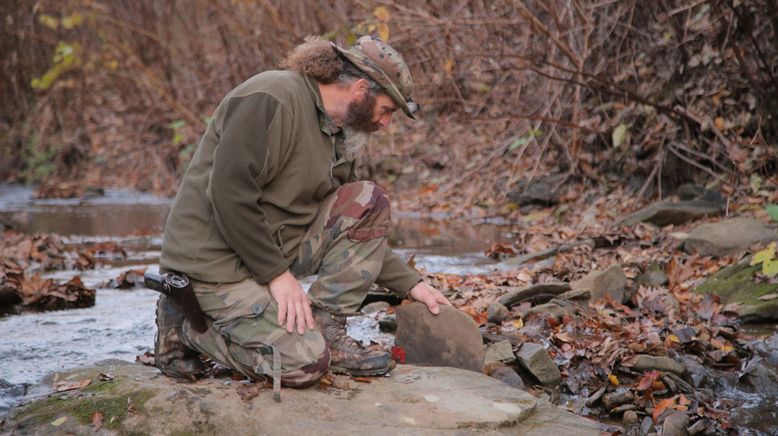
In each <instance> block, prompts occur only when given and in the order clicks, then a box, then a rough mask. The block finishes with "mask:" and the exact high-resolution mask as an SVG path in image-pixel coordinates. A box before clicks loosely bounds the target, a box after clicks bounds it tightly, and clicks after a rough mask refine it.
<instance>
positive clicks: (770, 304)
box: [696, 258, 778, 322]
mask: <svg viewBox="0 0 778 436" xmlns="http://www.w3.org/2000/svg"><path fill="white" fill-rule="evenodd" d="M750 261H751V260H750V258H747V259H744V260H743V261H741V262H739V263H737V264H735V265H732V266H729V267H727V268H724V269H722V270H720V271H719V272H717V273H716V274H713V275H712V276H710V277H709V278H708V279H707V280H706V281H705V282H704V283H702V284H701V285H700V286H698V287H697V289H696V292H698V293H708V292H709V293H711V294H715V295H718V296H719V297H720V298H721V301H722V303H724V304H729V303H737V304H738V305H739V307H738V309H737V313H738V315H740V317H741V318H742V319H743V321H745V322H758V321H776V320H778V298H775V299H768V300H760V299H759V298H760V297H764V296H765V295H769V294H776V293H778V284H771V283H768V282H766V281H764V282H757V279H756V273H757V272H758V271H760V270H761V268H762V266H761V265H754V266H751V265H749V263H750Z"/></svg>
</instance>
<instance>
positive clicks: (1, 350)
mask: <svg viewBox="0 0 778 436" xmlns="http://www.w3.org/2000/svg"><path fill="white" fill-rule="evenodd" d="M33 194H34V191H33V189H32V188H31V187H27V186H18V185H0V219H1V220H0V222H10V223H13V224H14V225H15V226H16V229H17V230H20V231H24V232H27V233H57V234H60V235H64V236H66V237H67V238H69V239H70V240H71V241H73V242H90V241H91V242H96V241H106V240H112V241H116V242H117V244H118V245H119V246H121V247H124V248H125V249H126V250H127V255H128V256H127V259H122V260H120V261H116V262H108V264H107V265H104V266H101V267H98V268H97V269H95V270H87V271H75V270H66V271H57V272H53V273H49V274H47V275H46V277H49V278H53V279H55V280H63V281H64V280H69V279H70V278H72V277H73V276H75V275H79V276H80V277H81V278H82V280H83V281H84V283H85V285H86V286H88V287H92V288H96V289H97V299H96V304H95V306H93V307H90V308H85V309H73V310H65V311H57V312H45V313H27V314H22V315H13V316H6V317H3V318H0V337H2V338H3V340H2V341H0V417H2V416H3V415H5V413H6V412H7V411H8V410H9V409H10V408H11V407H13V406H14V405H16V404H18V403H20V402H21V401H22V399H23V398H24V396H25V395H26V394H27V393H28V391H29V389H30V388H31V387H33V386H35V385H36V384H38V383H39V382H40V381H41V380H42V379H43V378H44V377H45V376H46V375H47V374H51V373H53V372H58V371H64V370H68V369H72V368H76V367H82V366H89V365H92V364H95V363H97V362H100V361H103V360H107V359H121V360H127V361H134V360H135V357H136V356H137V355H142V354H143V353H144V352H146V351H152V350H153V341H154V333H155V331H156V327H155V324H154V305H155V302H156V299H157V295H158V294H156V293H155V292H153V291H148V290H145V289H133V290H119V289H112V288H109V287H107V286H106V284H107V283H108V281H109V280H111V279H114V278H116V277H117V276H118V275H119V274H120V273H121V272H123V271H125V270H127V269H128V268H129V267H132V268H138V269H144V268H146V269H149V270H151V271H156V270H157V269H158V264H157V262H158V258H159V250H160V245H161V242H162V240H161V236H160V235H161V232H162V227H163V225H164V219H165V216H166V214H167V211H168V209H169V207H170V200H169V199H166V198H160V197H155V196H152V195H148V194H143V193H138V192H133V191H122V190H107V191H106V192H105V195H103V196H99V197H94V198H88V199H69V200H38V199H34V198H33ZM511 238H512V234H511V228H510V227H509V226H504V225H502V226H500V225H484V224H481V225H474V224H472V223H464V222H456V221H447V220H445V219H441V220H423V219H419V218H417V217H412V216H405V215H403V214H395V219H394V230H393V232H392V234H391V236H390V244H391V245H392V246H393V247H395V249H396V251H397V252H398V253H399V254H400V255H401V256H403V257H406V258H407V257H410V256H411V255H414V256H415V257H414V259H415V261H416V264H417V266H418V267H420V268H424V269H426V270H427V271H429V272H445V273H451V274H485V273H490V272H493V271H494V270H495V269H498V268H500V265H498V264H495V263H494V262H493V261H491V260H489V259H487V258H486V257H485V256H484V254H483V253H484V250H486V249H487V248H488V247H489V246H490V245H491V244H492V243H495V242H506V241H510V240H511ZM311 281H312V279H310V278H309V279H308V280H306V281H305V283H307V284H309V283H310V282H311ZM752 333H753V334H755V335H756V336H757V338H758V339H757V341H765V338H773V339H771V340H772V341H773V343H775V344H778V333H776V331H775V326H774V325H767V326H761V327H760V328H758V329H754V330H753V331H752ZM765 343H767V341H765ZM721 389H722V405H729V407H735V408H736V409H737V412H736V413H735V415H734V421H733V424H735V425H736V426H740V428H742V432H741V434H771V433H772V434H777V433H773V431H775V432H778V392H776V393H775V394H774V395H769V394H768V395H762V394H760V395H757V394H752V393H748V392H745V391H743V390H741V389H739V388H738V387H737V385H736V384H734V383H729V382H726V383H724V384H723V385H722V387H721Z"/></svg>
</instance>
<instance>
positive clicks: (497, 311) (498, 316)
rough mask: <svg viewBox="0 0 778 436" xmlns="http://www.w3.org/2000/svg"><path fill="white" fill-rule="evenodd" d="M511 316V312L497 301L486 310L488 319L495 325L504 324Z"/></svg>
mask: <svg viewBox="0 0 778 436" xmlns="http://www.w3.org/2000/svg"><path fill="white" fill-rule="evenodd" d="M509 315H510V311H508V308H507V307H505V306H504V305H503V304H500V303H498V302H496V301H495V302H492V304H490V305H489V307H488V308H487V310H486V319H487V320H488V321H489V322H493V323H495V324H500V323H502V322H503V321H505V320H506V319H508V316H509Z"/></svg>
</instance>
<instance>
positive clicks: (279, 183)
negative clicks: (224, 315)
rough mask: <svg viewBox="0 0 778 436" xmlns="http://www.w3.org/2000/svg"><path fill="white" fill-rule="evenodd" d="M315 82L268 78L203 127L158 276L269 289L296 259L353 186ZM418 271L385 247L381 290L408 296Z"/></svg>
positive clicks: (228, 100)
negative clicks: (323, 215) (336, 194)
mask: <svg viewBox="0 0 778 436" xmlns="http://www.w3.org/2000/svg"><path fill="white" fill-rule="evenodd" d="M343 140H344V137H343V133H342V131H341V130H340V129H338V128H337V127H336V126H334V124H333V123H332V121H331V120H330V118H329V116H328V115H327V114H326V112H325V111H324V105H323V103H322V100H321V95H320V93H319V87H318V84H317V83H316V82H315V81H314V80H313V79H310V78H308V77H305V76H303V75H300V74H297V73H294V72H291V71H266V72H263V73H260V74H257V75H256V76H254V77H252V78H250V79H249V80H247V81H246V82H244V83H243V84H241V85H239V86H238V87H237V88H235V89H234V90H233V91H231V92H230V93H229V94H228V95H227V96H226V97H225V98H224V100H222V102H221V103H220V104H219V106H218V107H217V108H216V112H215V114H214V116H213V118H212V120H211V122H210V123H209V124H208V128H207V130H206V132H205V135H204V136H203V138H202V140H201V141H200V144H199V145H198V147H197V150H196V151H195V153H194V156H193V157H192V161H191V163H190V164H189V167H188V168H187V170H186V173H185V174H184V178H183V181H182V182H181V186H180V188H179V190H178V193H177V195H176V198H175V200H174V202H173V206H172V208H171V210H170V213H169V215H168V217H167V221H166V223H165V236H164V238H165V239H164V243H163V246H162V255H161V258H160V267H161V269H162V270H165V271H168V270H172V271H179V272H182V273H185V274H187V275H188V276H190V277H191V278H193V279H196V280H200V281H205V282H236V281H240V280H244V279H246V278H249V277H253V278H254V279H255V280H256V281H257V282H258V283H267V282H269V281H270V280H272V279H273V278H275V277H277V276H278V275H280V274H281V273H283V272H284V271H285V270H286V269H287V268H288V267H289V265H290V264H291V263H292V261H293V260H294V256H295V254H296V252H297V247H298V245H299V243H300V241H301V239H302V238H303V236H304V235H305V233H306V231H307V229H308V226H309V225H310V224H311V223H312V222H313V220H314V217H315V216H316V212H317V211H318V209H319V206H320V204H321V202H322V201H323V200H324V198H325V197H326V196H327V195H328V194H330V193H331V192H333V191H334V190H335V189H336V188H338V187H339V186H340V185H342V184H344V183H347V182H349V181H354V180H355V176H354V162H353V161H351V160H346V159H344V158H343V157H341V150H342V148H343ZM420 280H421V277H420V276H419V274H418V273H417V272H416V271H414V270H413V269H412V268H410V267H409V266H408V265H406V264H405V262H403V261H402V260H401V259H400V258H399V257H398V256H397V255H396V254H394V253H393V252H392V250H391V249H390V248H387V252H386V256H385V258H384V263H383V267H382V270H381V273H380V274H379V276H378V279H377V281H376V282H377V283H378V284H379V285H381V286H385V287H387V288H388V289H390V290H392V291H394V292H395V293H397V294H399V295H400V296H405V295H406V294H407V293H408V291H410V289H411V288H412V287H413V286H414V285H415V284H416V283H418V282H419V281H420Z"/></svg>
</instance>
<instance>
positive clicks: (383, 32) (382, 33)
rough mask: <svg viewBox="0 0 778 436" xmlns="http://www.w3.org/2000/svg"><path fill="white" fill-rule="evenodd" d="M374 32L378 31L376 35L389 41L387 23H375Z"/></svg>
mask: <svg viewBox="0 0 778 436" xmlns="http://www.w3.org/2000/svg"><path fill="white" fill-rule="evenodd" d="M376 32H378V36H379V37H381V39H383V40H384V41H389V25H388V24H386V23H378V24H376Z"/></svg>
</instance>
